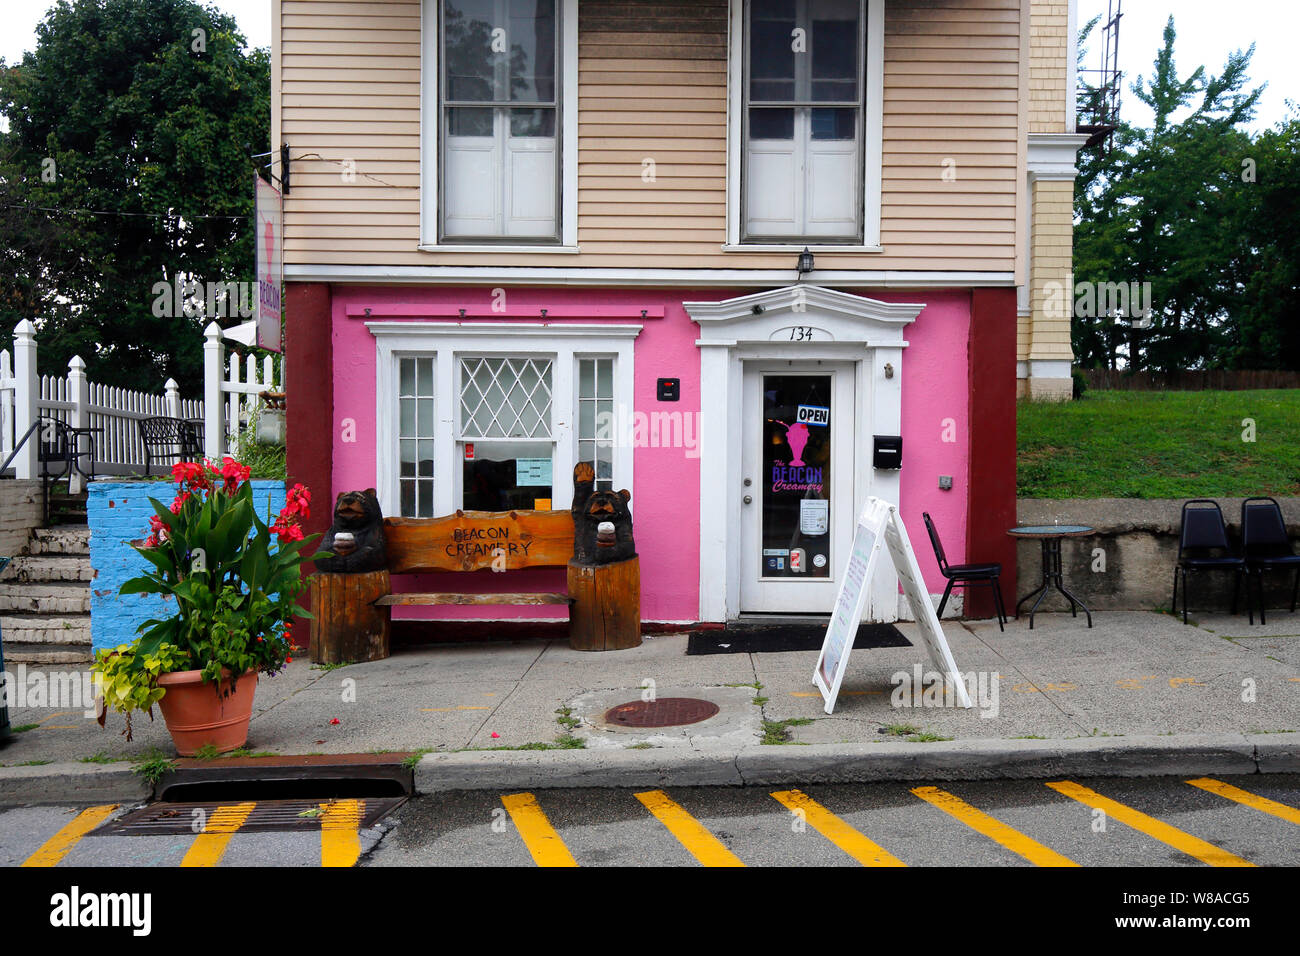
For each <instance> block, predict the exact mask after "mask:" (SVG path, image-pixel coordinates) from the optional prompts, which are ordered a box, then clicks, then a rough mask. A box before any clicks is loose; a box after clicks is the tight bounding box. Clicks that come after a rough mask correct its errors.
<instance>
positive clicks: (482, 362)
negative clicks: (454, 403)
mask: <svg viewBox="0 0 1300 956" xmlns="http://www.w3.org/2000/svg"><path fill="white" fill-rule="evenodd" d="M460 374H461V383H460V430H461V437H462V438H463V439H466V440H469V441H472V440H475V439H480V438H540V439H548V440H549V439H550V438H551V360H550V359H542V358H463V359H461V363H460Z"/></svg>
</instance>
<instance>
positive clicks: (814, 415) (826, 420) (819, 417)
mask: <svg viewBox="0 0 1300 956" xmlns="http://www.w3.org/2000/svg"><path fill="white" fill-rule="evenodd" d="M796 421H799V422H802V423H803V424H805V425H829V424H830V423H831V410H830V409H829V408H823V407H822V406H821V405H800V406H799V413H798V416H797V418H796Z"/></svg>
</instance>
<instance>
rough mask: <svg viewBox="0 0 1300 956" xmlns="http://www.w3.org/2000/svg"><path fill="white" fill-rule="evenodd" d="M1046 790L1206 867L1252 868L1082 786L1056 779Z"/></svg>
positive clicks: (1215, 847) (1198, 840) (1163, 823)
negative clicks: (1092, 810) (1204, 864)
mask: <svg viewBox="0 0 1300 956" xmlns="http://www.w3.org/2000/svg"><path fill="white" fill-rule="evenodd" d="M1048 786H1049V787H1051V788H1052V789H1053V790H1055V791H1056V792H1057V793H1061V794H1064V795H1065V796H1067V797H1070V798H1071V799H1073V800H1078V801H1079V802H1080V803H1082V804H1084V805H1085V806H1089V807H1092V808H1093V809H1094V810H1104V811H1105V812H1106V815H1107V816H1110V817H1113V818H1115V819H1116V820H1118V821H1119V822H1120V823H1123V824H1124V825H1125V826H1130V827H1132V828H1133V829H1134V830H1138V831H1141V832H1142V833H1145V834H1146V835H1147V836H1149V837H1151V838H1152V839H1155V840H1159V841H1160V842H1161V843H1163V844H1165V845H1166V846H1171V847H1173V848H1174V849H1175V850H1181V851H1182V852H1183V853H1186V854H1188V855H1189V856H1194V857H1196V859H1198V860H1200V861H1201V862H1202V863H1208V864H1209V865H1210V866H1254V865H1255V864H1254V863H1251V862H1250V861H1249V860H1243V859H1242V858H1241V857H1239V856H1237V855H1236V854H1235V853H1229V852H1228V851H1227V850H1223V849H1220V848H1219V847H1217V846H1215V845H1214V844H1213V843H1208V842H1206V841H1205V840H1202V839H1201V838H1200V837H1195V836H1192V835H1191V834H1190V833H1186V832H1184V831H1183V830H1180V829H1178V828H1177V827H1173V826H1170V825H1169V824H1168V823H1165V822H1163V821H1161V820H1157V819H1156V818H1155V817H1152V816H1148V815H1147V814H1145V813H1143V812H1142V811H1141V810H1134V809H1133V808H1132V807H1129V806H1125V805H1124V804H1122V803H1119V802H1118V801H1115V800H1112V799H1110V798H1109V797H1103V796H1102V795H1101V794H1099V793H1096V792H1094V791H1092V790H1089V789H1088V788H1087V787H1082V786H1080V785H1079V784H1077V783H1073V782H1071V781H1069V780H1060V781H1057V782H1055V783H1049V784H1048Z"/></svg>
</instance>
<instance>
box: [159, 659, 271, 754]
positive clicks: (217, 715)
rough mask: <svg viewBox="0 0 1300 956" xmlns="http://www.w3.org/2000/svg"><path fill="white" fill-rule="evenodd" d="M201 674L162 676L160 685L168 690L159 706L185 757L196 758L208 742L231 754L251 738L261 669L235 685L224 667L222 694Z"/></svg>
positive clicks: (246, 675)
mask: <svg viewBox="0 0 1300 956" xmlns="http://www.w3.org/2000/svg"><path fill="white" fill-rule="evenodd" d="M201 673H202V672H201V671H175V672H173V673H171V674H163V675H162V676H161V677H159V678H158V685H159V686H160V687H165V688H166V689H167V693H165V694H163V696H162V699H160V700H159V701H158V708H159V710H161V711H162V715H163V719H164V720H165V721H167V729H168V731H170V732H171V735H172V742H173V743H174V744H175V745H176V752H177V753H179V754H180V755H181V756H182V757H193V756H194V754H195V753H196V752H198V750H199V748H201V747H203V746H204V745H205V744H211V745H212V746H214V747H216V748H217V753H227V752H229V751H231V750H238V749H239V748H240V747H242V746H244V744H245V743H246V742H247V741H248V722H249V721H250V720H251V719H252V717H253V692H254V691H255V690H257V671H251V670H250V671H248V672H246V673H245V674H244V675H243V676H242V677H240V678H239V680H238V681H236V682H235V684H234V687H233V688H232V687H231V682H230V680H229V678H230V671H228V670H224V669H223V670H222V672H221V681H220V693H218V691H217V687H216V686H215V685H213V684H212V683H207V684H205V683H203V679H202V678H201V677H200V676H199V675H200V674H201Z"/></svg>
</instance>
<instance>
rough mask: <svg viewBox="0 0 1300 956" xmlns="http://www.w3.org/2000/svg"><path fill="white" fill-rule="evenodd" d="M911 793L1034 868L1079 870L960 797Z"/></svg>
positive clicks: (923, 790) (930, 790) (934, 790)
mask: <svg viewBox="0 0 1300 956" xmlns="http://www.w3.org/2000/svg"><path fill="white" fill-rule="evenodd" d="M912 793H914V794H916V796H918V797H920V798H921V799H922V800H924V801H925V802H926V803H928V804H930V805H931V806H935V807H938V808H939V809H940V810H942V811H943V812H944V813H946V814H948V815H949V816H950V817H953V818H954V819H956V820H959V821H961V822H962V823H964V824H966V826H968V827H970V828H971V829H972V830H975V831H976V832H978V833H982V834H983V835H984V836H986V837H988V838H989V839H990V840H993V841H994V842H996V843H1000V844H1002V845H1003V846H1004V847H1006V848H1007V849H1008V850H1010V851H1011V852H1012V853H1015V854H1017V855H1018V856H1022V857H1024V858H1025V859H1026V860H1028V861H1029V862H1030V863H1032V864H1034V866H1078V865H1079V864H1078V863H1075V862H1074V861H1073V860H1071V859H1070V858H1069V857H1067V856H1062V855H1061V854H1060V853H1057V852H1056V851H1055V850H1053V849H1051V848H1050V847H1046V846H1043V844H1041V843H1039V842H1038V841H1037V840H1035V839H1034V838H1033V837H1028V836H1025V835H1024V834H1023V833H1021V832H1020V831H1019V830H1016V829H1014V828H1013V827H1009V826H1007V825H1006V824H1005V823H1003V822H1002V821H1001V820H996V819H994V818H993V817H991V816H989V815H988V814H987V813H985V812H984V811H983V810H978V809H976V808H975V807H973V806H971V805H970V804H969V803H967V802H966V801H965V800H963V799H961V797H958V796H954V795H953V794H951V793H949V792H948V791H946V790H940V789H939V788H938V787H915V788H913V790H912Z"/></svg>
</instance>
